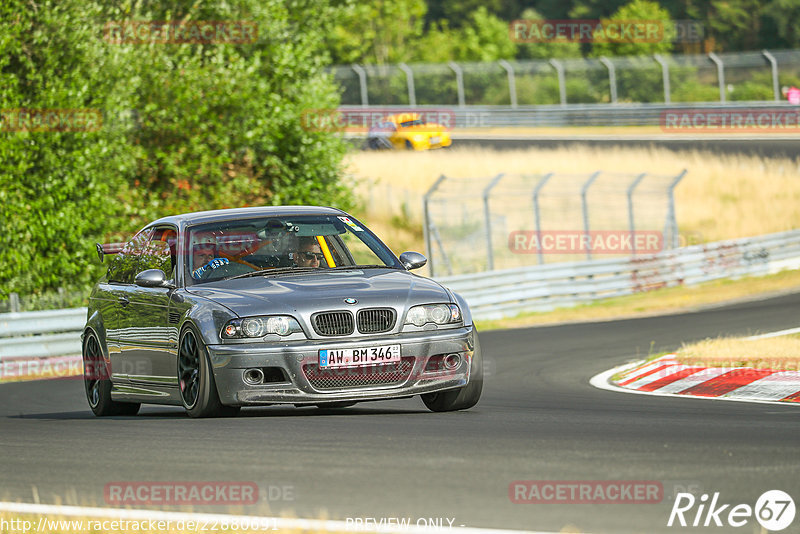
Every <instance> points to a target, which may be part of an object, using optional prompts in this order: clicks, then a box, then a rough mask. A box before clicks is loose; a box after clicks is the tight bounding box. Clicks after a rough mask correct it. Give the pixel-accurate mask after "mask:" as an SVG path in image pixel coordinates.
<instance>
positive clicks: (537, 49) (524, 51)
mask: <svg viewBox="0 0 800 534" xmlns="http://www.w3.org/2000/svg"><path fill="white" fill-rule="evenodd" d="M519 18H520V19H522V20H544V17H542V15H540V14H539V12H537V11H536V10H535V9H530V8H528V9H526V10H525V11H523V12H522V14H521V15H520V17H519ZM580 55H581V46H580V43H577V42H553V43H547V42H544V43H522V44H520V45H519V52H518V54H517V57H518V58H519V59H550V58H561V57H580Z"/></svg>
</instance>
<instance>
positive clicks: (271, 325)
mask: <svg viewBox="0 0 800 534" xmlns="http://www.w3.org/2000/svg"><path fill="white" fill-rule="evenodd" d="M302 331H303V329H302V328H300V324H299V323H298V322H297V320H296V319H295V318H294V317H290V316H288V315H271V316H265V317H245V318H244V319H232V320H230V321H228V322H227V324H226V325H225V326H224V327H223V328H222V337H223V338H224V339H236V338H244V337H264V336H266V335H267V334H278V335H279V336H288V335H289V334H293V333H295V332H302Z"/></svg>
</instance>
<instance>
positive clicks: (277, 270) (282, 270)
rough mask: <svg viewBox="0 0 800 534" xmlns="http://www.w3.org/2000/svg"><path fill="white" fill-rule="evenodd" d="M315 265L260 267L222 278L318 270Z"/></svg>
mask: <svg viewBox="0 0 800 534" xmlns="http://www.w3.org/2000/svg"><path fill="white" fill-rule="evenodd" d="M319 270H320V269H319V268H317V267H274V268H272V269H260V270H258V271H252V272H249V273H244V274H237V275H236V276H229V277H228V278H223V280H236V279H237V278H248V277H250V276H262V275H263V276H267V275H270V274H286V273H308V272H312V271H319Z"/></svg>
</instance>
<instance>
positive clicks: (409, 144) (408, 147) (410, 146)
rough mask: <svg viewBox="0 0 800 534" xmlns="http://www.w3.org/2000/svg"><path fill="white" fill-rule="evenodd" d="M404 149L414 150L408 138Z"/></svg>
mask: <svg viewBox="0 0 800 534" xmlns="http://www.w3.org/2000/svg"><path fill="white" fill-rule="evenodd" d="M406 150H414V145H413V144H412V143H411V141H409V140H408V139H406Z"/></svg>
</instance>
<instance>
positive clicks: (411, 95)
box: [398, 63, 417, 106]
mask: <svg viewBox="0 0 800 534" xmlns="http://www.w3.org/2000/svg"><path fill="white" fill-rule="evenodd" d="M398 67H400V70H402V71H403V72H405V73H406V85H407V86H408V105H409V106H416V105H417V91H416V89H415V88H414V72H413V71H412V70H411V67H409V66H408V65H406V64H405V63H400V64H399V65H398Z"/></svg>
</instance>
